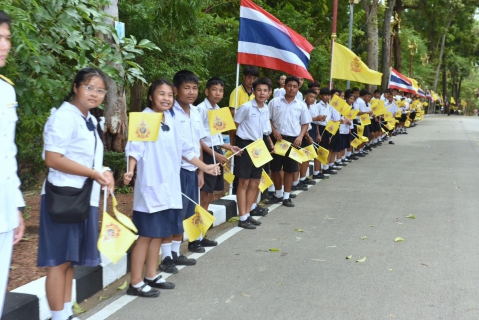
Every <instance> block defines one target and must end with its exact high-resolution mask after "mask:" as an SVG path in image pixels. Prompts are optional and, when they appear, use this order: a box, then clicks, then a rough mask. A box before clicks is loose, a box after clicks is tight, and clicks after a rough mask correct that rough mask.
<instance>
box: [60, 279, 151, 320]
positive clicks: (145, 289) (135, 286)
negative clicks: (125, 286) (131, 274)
mask: <svg viewBox="0 0 479 320" xmlns="http://www.w3.org/2000/svg"><path fill="white" fill-rule="evenodd" d="M143 285H145V283H144V282H143V281H142V282H140V283H138V284H132V285H131V286H132V287H133V288H137V289H138V288H140V287H141V286H143ZM150 290H151V287H150V286H149V285H146V286H145V287H144V288H143V289H141V291H143V292H148V291H150ZM52 320H53V318H52Z"/></svg>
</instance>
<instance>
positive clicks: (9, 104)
mask: <svg viewBox="0 0 479 320" xmlns="http://www.w3.org/2000/svg"><path fill="white" fill-rule="evenodd" d="M7 107H8V108H18V102H17V101H15V102H12V103H7Z"/></svg>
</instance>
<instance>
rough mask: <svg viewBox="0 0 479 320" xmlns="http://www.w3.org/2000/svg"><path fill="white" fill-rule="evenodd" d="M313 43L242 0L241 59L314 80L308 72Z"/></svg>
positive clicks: (241, 62)
mask: <svg viewBox="0 0 479 320" xmlns="http://www.w3.org/2000/svg"><path fill="white" fill-rule="evenodd" d="M313 49H314V47H313V46H312V45H311V44H310V43H309V42H308V40H306V38H304V37H303V36H301V35H300V34H298V33H297V32H296V31H294V30H292V29H291V28H289V27H288V26H286V25H285V24H283V23H282V22H281V21H279V20H278V19H277V18H276V17H274V16H273V15H271V14H270V13H268V12H267V11H265V10H264V9H262V8H261V7H259V6H257V5H256V4H255V3H253V2H252V1H250V0H241V7H240V31H239V42H238V63H239V64H248V65H254V66H258V67H264V68H269V69H274V70H281V71H284V72H286V73H288V74H290V75H294V76H297V77H302V78H306V79H310V80H313V77H312V76H311V74H310V73H309V72H308V64H309V60H310V52H311V51H312V50H313Z"/></svg>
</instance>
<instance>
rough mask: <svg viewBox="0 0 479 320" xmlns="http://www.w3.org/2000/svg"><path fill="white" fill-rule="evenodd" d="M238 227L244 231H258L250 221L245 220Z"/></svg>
mask: <svg viewBox="0 0 479 320" xmlns="http://www.w3.org/2000/svg"><path fill="white" fill-rule="evenodd" d="M238 227H240V228H243V229H250V230H253V229H256V226H254V225H253V224H252V223H251V222H249V221H248V220H245V221H241V220H240V221H239V222H238Z"/></svg>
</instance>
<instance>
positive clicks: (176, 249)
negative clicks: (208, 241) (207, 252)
mask: <svg viewBox="0 0 479 320" xmlns="http://www.w3.org/2000/svg"><path fill="white" fill-rule="evenodd" d="M190 241H194V240H193V239H191V240H190ZM162 246H163V245H162ZM180 246H181V241H176V240H173V241H171V252H174V253H176V254H177V255H180Z"/></svg>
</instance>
